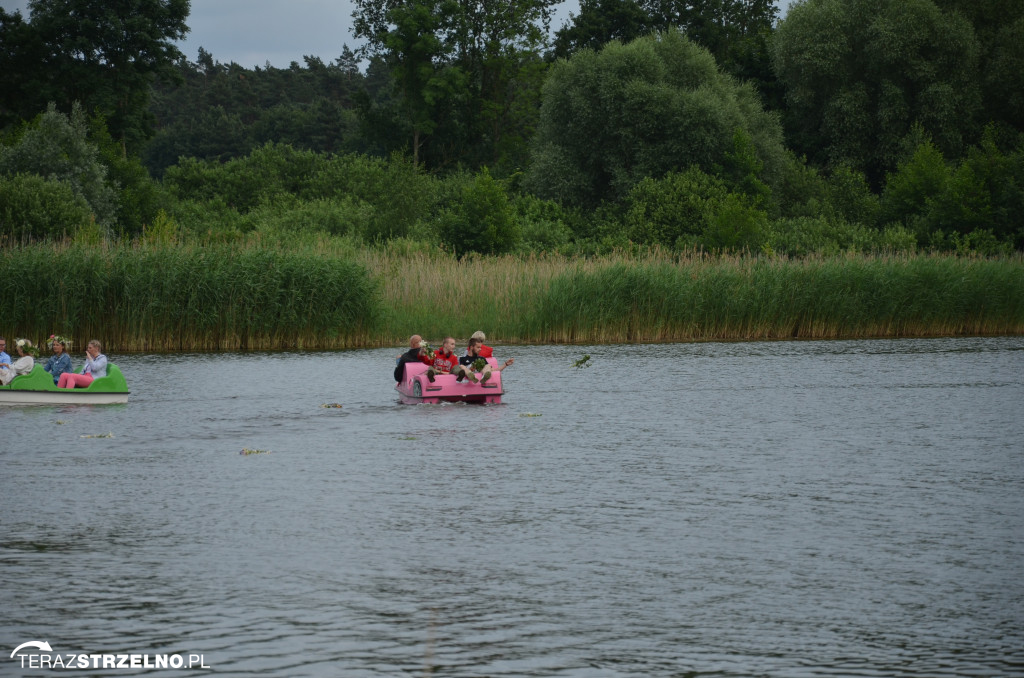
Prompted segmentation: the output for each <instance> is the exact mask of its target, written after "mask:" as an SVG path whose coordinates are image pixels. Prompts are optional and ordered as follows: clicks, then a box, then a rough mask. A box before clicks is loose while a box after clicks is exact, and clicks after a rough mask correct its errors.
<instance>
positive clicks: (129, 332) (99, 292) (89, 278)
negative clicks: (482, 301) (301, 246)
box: [0, 245, 380, 351]
mask: <svg viewBox="0 0 1024 678" xmlns="http://www.w3.org/2000/svg"><path fill="white" fill-rule="evenodd" d="M0 298H3V299H5V300H6V301H7V303H8V305H7V307H6V308H5V311H4V316H3V323H2V324H3V327H2V330H0V331H3V332H6V333H7V334H8V335H11V336H14V335H17V336H25V337H28V338H30V339H42V338H43V337H47V336H49V335H50V333H52V332H57V333H59V334H69V335H71V336H72V337H74V338H76V339H79V340H87V339H89V338H98V339H101V340H102V341H104V342H105V343H106V344H107V345H110V346H116V347H117V348H116V350H118V351H170V350H223V349H254V348H336V347H346V346H361V345H364V344H366V343H367V342H368V341H370V339H371V337H372V336H373V335H372V333H373V332H374V330H375V325H376V323H377V321H378V318H377V310H378V309H379V307H380V303H379V299H378V293H377V288H376V284H375V283H374V281H373V280H372V279H371V278H370V276H369V274H368V273H367V272H366V270H365V269H364V268H363V267H362V266H360V265H359V264H358V263H356V262H354V261H351V260H345V259H339V258H335V257H321V256H312V255H309V254H305V253H301V252H278V251H273V250H268V249H256V248H232V247H226V246H224V247H193V246H163V247H152V246H112V247H99V248H96V247H93V248H85V247H80V246H41V245H37V246H30V247H24V248H18V249H13V250H6V251H3V252H0ZM82 346H83V344H82V343H81V342H79V344H78V348H82Z"/></svg>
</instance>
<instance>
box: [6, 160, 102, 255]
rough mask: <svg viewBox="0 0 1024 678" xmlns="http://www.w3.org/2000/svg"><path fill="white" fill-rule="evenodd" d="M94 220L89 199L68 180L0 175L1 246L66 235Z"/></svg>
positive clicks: (29, 175)
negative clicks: (78, 192)
mask: <svg viewBox="0 0 1024 678" xmlns="http://www.w3.org/2000/svg"><path fill="white" fill-rule="evenodd" d="M91 222H92V210H91V209H90V208H89V203H88V202H86V200H85V198H83V197H82V196H80V195H76V194H75V191H74V190H73V189H72V188H71V186H70V185H69V184H68V183H66V182H63V181H58V180H56V179H44V178H43V177H41V176H39V175H38V174H16V175H14V176H9V175H0V246H4V245H10V244H12V243H26V242H30V241H33V240H47V239H57V238H63V237H65V236H67V235H69V234H72V233H74V232H75V230H76V229H77V228H80V227H83V226H86V225H88V224H90V223H91Z"/></svg>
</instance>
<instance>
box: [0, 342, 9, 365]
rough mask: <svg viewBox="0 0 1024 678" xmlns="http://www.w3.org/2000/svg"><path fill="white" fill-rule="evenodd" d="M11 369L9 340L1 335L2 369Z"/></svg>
mask: <svg viewBox="0 0 1024 678" xmlns="http://www.w3.org/2000/svg"><path fill="white" fill-rule="evenodd" d="M5 369H6V370H9V369H11V356H9V355H7V340H6V339H4V338H3V337H0V370H5Z"/></svg>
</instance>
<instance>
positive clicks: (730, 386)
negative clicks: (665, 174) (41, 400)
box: [0, 338, 1024, 678]
mask: <svg viewBox="0 0 1024 678" xmlns="http://www.w3.org/2000/svg"><path fill="white" fill-rule="evenodd" d="M399 350H400V347H395V348H392V349H386V350H367V351H349V352H334V353H300V354H282V353H275V354H254V353H250V354H218V355H182V356H117V355H116V353H115V352H113V351H111V353H110V356H111V359H112V360H114V361H115V362H117V363H118V364H119V365H120V366H121V367H122V369H123V371H124V373H125V375H126V377H127V379H128V382H129V385H130V386H131V388H132V390H133V393H132V397H131V401H130V402H129V404H127V405H113V406H93V407H89V406H78V407H46V406H43V407H24V408H0V431H2V434H0V465H2V469H3V470H2V475H0V674H2V675H5V676H29V675H33V676H34V675H53V672H52V671H50V670H46V669H32V668H27V666H28V665H26V668H23V667H22V666H21V665H20V664H19V663H18V660H17V659H11V658H10V653H11V652H12V651H13V649H14V648H15V647H17V646H18V645H20V644H21V643H24V642H28V641H47V642H49V643H50V646H51V647H52V650H53V653H55V654H56V653H64V654H72V653H88V654H102V653H141V654H150V655H158V654H173V653H179V654H182V655H187V654H192V653H194V654H202V655H203V662H204V664H205V665H206V666H208V667H210V669H209V670H205V669H203V670H188V669H182V670H178V671H173V672H171V673H172V675H176V676H187V675H206V674H209V673H216V674H218V675H225V676H248V675H257V674H258V675H261V676H277V677H281V678H292V677H295V676H392V675H415V676H421V675H443V676H485V675H487V676H580V677H584V676H585V677H590V676H598V677H602V676H712V675H713V676H786V677H789V676H797V677H799V676H1011V675H1016V676H1020V675H1024V338H990V339H930V340H897V341H850V342H847V341H832V342H780V343H738V344H733V343H729V344H725V343H708V344H676V345H657V346H574V347H562V346H558V347H499V348H498V349H497V350H496V356H497V357H499V358H505V357H508V356H514V357H515V358H516V364H515V365H513V366H512V367H510V368H508V371H506V372H505V380H506V396H505V402H504V403H503V404H501V405H493V406H479V405H464V404H459V405H420V406H408V405H401V404H399V403H398V399H397V394H396V393H395V391H394V390H393V383H392V382H391V381H390V379H391V377H390V375H391V371H392V367H393V358H394V356H395V355H396V354H397V353H398V352H399ZM584 354H589V355H590V356H591V359H592V365H591V366H590V367H587V368H582V369H575V368H573V366H572V363H573V362H574V361H576V360H578V359H579V358H580V357H581V356H582V355H584ZM329 403H341V404H342V405H343V407H342V408H340V409H339V408H324V407H322V405H324V404H329ZM107 433H109V434H111V435H112V436H113V437H84V436H98V435H100V434H107ZM243 448H250V449H259V450H268V451H269V452H268V453H265V454H253V455H240V454H239V451H240V450H242V449H243ZM33 651H34V652H37V651H36V650H33ZM140 672H141V673H154V671H140V670H135V671H131V670H113V669H107V670H102V669H100V670H90V671H72V672H71V673H78V674H79V675H126V674H128V675H131V674H133V673H140ZM156 673H164V672H163V671H156Z"/></svg>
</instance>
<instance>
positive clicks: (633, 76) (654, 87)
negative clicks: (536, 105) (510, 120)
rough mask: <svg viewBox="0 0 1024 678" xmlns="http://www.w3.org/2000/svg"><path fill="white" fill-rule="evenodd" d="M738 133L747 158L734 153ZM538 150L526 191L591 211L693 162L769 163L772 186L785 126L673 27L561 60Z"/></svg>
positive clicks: (548, 90) (763, 175)
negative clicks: (598, 205)
mask: <svg viewBox="0 0 1024 678" xmlns="http://www.w3.org/2000/svg"><path fill="white" fill-rule="evenodd" d="M737 130H739V131H740V133H741V135H742V136H741V138H742V139H745V140H746V141H747V142H748V143H749V144H750V146H752V150H751V151H750V153H749V154H748V153H747V150H746V149H741V151H742V152H741V153H740V154H739V155H737V145H736V141H737ZM533 150H534V153H533V159H532V164H531V166H530V169H529V172H528V175H527V185H528V187H529V188H530V189H531V190H532V191H533V192H535V193H536V194H537V195H539V196H540V197H544V198H551V199H556V200H559V201H561V202H563V203H564V204H567V205H581V206H588V207H591V208H593V207H594V206H596V205H597V204H599V203H600V202H601V201H602V200H609V201H614V200H618V199H621V198H622V197H624V196H625V195H626V194H628V192H629V190H630V189H631V188H632V187H633V186H634V185H636V184H637V183H639V182H640V181H642V180H643V179H644V178H647V177H650V178H654V179H658V178H660V177H662V176H664V175H665V174H666V173H668V172H670V171H676V170H680V169H684V168H688V167H690V166H693V165H696V166H697V167H699V168H700V169H702V170H704V171H706V172H711V171H714V170H715V168H716V167H719V168H720V167H724V166H726V165H727V164H732V165H733V167H731V168H730V170H729V171H730V172H737V171H739V170H741V169H743V168H742V167H741V166H740V165H738V164H737V162H738V161H741V162H743V163H749V164H750V166H761V167H763V170H762V171H761V172H760V174H759V175H758V176H757V179H759V180H761V181H765V182H766V183H768V184H771V183H773V181H774V179H775V178H776V175H777V172H778V170H779V169H781V166H782V161H783V149H782V143H781V132H780V129H779V126H778V123H777V122H776V120H775V119H774V118H773V117H772V116H770V115H768V114H766V113H765V112H764V111H763V110H762V109H761V106H760V104H759V103H758V101H757V95H756V94H755V93H754V91H753V90H752V89H751V88H750V87H749V86H746V85H739V84H737V83H736V82H735V81H733V80H732V79H731V78H730V77H728V76H726V75H723V74H722V73H721V72H720V71H719V70H718V69H717V67H716V65H715V61H714V59H713V57H712V56H711V55H710V54H708V53H707V52H706V51H704V50H703V49H701V48H700V47H698V46H697V45H695V44H693V43H692V42H690V41H689V40H687V39H686V38H685V37H684V36H683V35H682V34H680V33H679V32H677V31H674V30H673V31H669V32H666V33H662V34H659V35H655V36H651V37H647V38H641V39H638V40H635V41H633V42H631V43H629V44H628V45H621V44H619V43H614V42H613V43H610V44H608V45H607V46H606V47H605V48H604V49H603V50H602V51H601V52H599V53H595V52H591V51H587V50H584V51H582V52H578V53H577V54H575V55H574V56H573V57H572V58H571V59H569V60H568V61H560V62H557V63H556V64H555V65H554V66H553V67H552V70H551V73H550V75H549V77H548V80H547V83H546V84H545V88H544V102H543V107H542V109H541V121H540V125H539V127H538V131H537V136H536V138H535V140H534V147H533ZM741 156H742V157H741ZM746 176H747V173H746V172H742V173H741V177H742V178H744V179H745V178H746Z"/></svg>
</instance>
